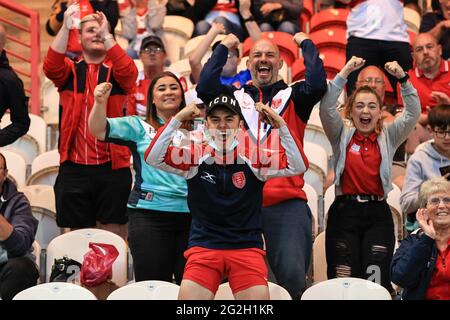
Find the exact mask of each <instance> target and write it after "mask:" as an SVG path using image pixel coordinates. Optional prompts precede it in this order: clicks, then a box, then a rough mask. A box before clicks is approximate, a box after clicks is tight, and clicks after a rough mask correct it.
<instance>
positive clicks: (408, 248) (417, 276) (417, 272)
mask: <svg viewBox="0 0 450 320" xmlns="http://www.w3.org/2000/svg"><path fill="white" fill-rule="evenodd" d="M420 231H421V230H419V232H417V233H414V234H410V235H409V236H408V237H407V238H406V239H404V240H403V241H402V243H401V244H400V247H399V248H398V249H397V251H396V252H395V254H394V257H393V259H392V263H391V280H392V282H393V283H395V284H397V285H398V286H400V287H402V288H403V292H402V298H403V299H404V300H424V299H425V294H426V291H427V289H428V286H429V285H430V281H431V278H432V276H433V272H434V267H435V265H436V257H437V249H436V242H435V241H434V239H432V238H430V237H429V236H427V235H426V234H424V233H423V232H420Z"/></svg>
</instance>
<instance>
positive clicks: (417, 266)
mask: <svg viewBox="0 0 450 320" xmlns="http://www.w3.org/2000/svg"><path fill="white" fill-rule="evenodd" d="M419 202H420V208H421V209H419V210H417V215H416V218H417V221H418V223H419V226H420V229H419V230H417V231H416V232H414V233H413V234H410V235H409V236H408V237H407V238H406V239H405V240H403V241H402V243H401V245H400V247H399V248H398V250H397V251H396V252H395V255H394V258H393V260H392V265H391V278H392V282H394V283H395V284H397V285H399V286H400V287H402V288H403V292H402V298H403V299H404V300H449V299H450V291H449V290H448V288H449V277H448V271H447V270H446V259H447V258H450V250H449V249H450V247H449V244H450V181H448V180H446V179H445V178H443V177H436V178H433V179H430V180H427V181H425V182H424V183H423V184H422V186H421V188H420V193H419ZM447 261H449V260H447Z"/></svg>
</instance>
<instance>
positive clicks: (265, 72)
mask: <svg viewBox="0 0 450 320" xmlns="http://www.w3.org/2000/svg"><path fill="white" fill-rule="evenodd" d="M256 70H257V71H258V74H260V75H262V76H269V75H270V71H271V68H270V67H268V66H259V67H258V68H257V69H256Z"/></svg>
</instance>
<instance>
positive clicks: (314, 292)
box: [301, 278, 391, 300]
mask: <svg viewBox="0 0 450 320" xmlns="http://www.w3.org/2000/svg"><path fill="white" fill-rule="evenodd" d="M301 300H391V295H390V293H389V291H387V290H386V289H385V288H384V287H382V286H381V285H379V284H377V283H374V282H372V281H369V280H365V279H358V278H336V279H330V280H326V281H323V282H319V283H317V284H315V285H313V286H312V287H309V288H308V289H306V291H305V292H304V293H303V295H302V297H301Z"/></svg>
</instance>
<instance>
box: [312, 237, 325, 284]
mask: <svg viewBox="0 0 450 320" xmlns="http://www.w3.org/2000/svg"><path fill="white" fill-rule="evenodd" d="M327 279H328V277H327V256H326V252H325V231H324V232H321V233H319V235H318V236H316V238H315V239H314V243H313V281H314V283H317V282H322V281H325V280H327Z"/></svg>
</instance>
